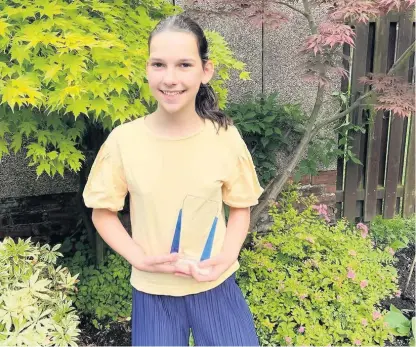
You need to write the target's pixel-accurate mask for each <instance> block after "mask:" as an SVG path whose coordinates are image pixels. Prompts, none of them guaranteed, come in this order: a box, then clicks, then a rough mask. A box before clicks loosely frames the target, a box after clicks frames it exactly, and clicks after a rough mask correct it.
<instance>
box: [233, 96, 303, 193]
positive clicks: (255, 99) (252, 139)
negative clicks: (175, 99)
mask: <svg viewBox="0 0 416 347" xmlns="http://www.w3.org/2000/svg"><path fill="white" fill-rule="evenodd" d="M225 112H226V114H227V115H228V116H230V117H231V118H232V119H233V122H234V124H235V126H236V127H237V128H238V130H239V131H240V132H241V134H242V137H243V139H244V141H245V143H246V145H247V147H248V149H249V151H250V153H251V155H252V156H253V162H254V165H255V166H256V171H257V173H258V176H259V181H260V183H261V184H262V185H263V186H265V185H267V182H268V181H269V180H270V179H272V178H273V177H274V176H275V175H276V169H277V167H276V153H277V152H283V153H286V154H289V151H290V150H291V149H292V148H293V143H296V142H298V141H299V140H300V138H301V134H302V133H303V131H304V126H303V124H304V122H305V114H304V112H303V111H302V110H301V107H300V105H298V104H283V103H280V102H279V101H278V97H277V94H276V93H272V94H269V95H266V94H258V95H257V96H252V95H247V96H246V98H245V100H244V101H243V102H240V103H230V104H229V105H228V106H227V108H226V110H225Z"/></svg>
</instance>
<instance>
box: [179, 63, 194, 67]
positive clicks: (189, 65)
mask: <svg viewBox="0 0 416 347" xmlns="http://www.w3.org/2000/svg"><path fill="white" fill-rule="evenodd" d="M191 66H192V64H189V63H182V64H181V67H191Z"/></svg>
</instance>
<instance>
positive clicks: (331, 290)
mask: <svg viewBox="0 0 416 347" xmlns="http://www.w3.org/2000/svg"><path fill="white" fill-rule="evenodd" d="M282 200H283V201H280V202H279V205H278V206H277V205H273V206H272V207H271V209H270V214H271V216H272V217H273V220H274V224H273V226H272V228H271V230H270V232H268V233H267V234H263V235H260V234H254V235H253V243H252V247H251V249H244V250H243V251H242V253H241V259H240V261H241V265H242V266H241V270H240V271H239V272H238V281H239V284H240V287H241V289H242V291H243V293H244V295H245V297H246V299H247V301H248V303H249V305H250V308H251V311H252V313H253V315H254V318H255V323H256V329H257V332H258V335H259V338H260V342H261V344H263V345H301V346H305V345H315V346H327V345H343V344H347V345H352V344H354V345H374V344H380V345H382V344H383V343H384V341H385V340H386V339H388V338H392V336H391V335H390V333H389V330H388V328H387V326H386V324H385V322H384V312H383V311H382V310H381V309H380V308H379V307H378V304H379V303H380V301H381V300H382V299H384V298H386V297H388V296H392V295H394V293H395V292H397V272H396V270H395V268H394V267H393V266H392V264H393V262H394V258H393V256H392V255H391V254H390V253H389V252H387V251H385V250H380V249H374V248H373V246H372V243H371V240H370V238H369V237H367V231H366V229H365V228H363V227H362V226H358V227H351V226H350V225H348V223H347V222H346V221H345V220H340V221H338V222H337V223H336V224H335V225H334V226H330V225H329V224H328V223H327V222H326V218H325V213H322V212H324V211H325V208H323V207H321V208H320V209H317V208H316V206H314V201H313V198H299V196H298V194H297V192H296V191H292V192H286V193H284V194H283V199H282ZM299 204H301V206H302V207H303V208H301V209H298V208H295V207H294V205H297V206H298V205H299ZM299 210H302V212H299Z"/></svg>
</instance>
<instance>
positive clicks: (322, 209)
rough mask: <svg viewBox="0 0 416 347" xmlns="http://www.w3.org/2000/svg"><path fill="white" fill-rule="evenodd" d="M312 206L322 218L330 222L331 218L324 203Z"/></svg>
mask: <svg viewBox="0 0 416 347" xmlns="http://www.w3.org/2000/svg"><path fill="white" fill-rule="evenodd" d="M312 208H313V209H314V210H315V211H316V212H318V214H319V215H320V216H322V217H324V219H325V220H326V221H327V222H330V221H331V219H330V218H329V217H328V206H327V205H325V204H320V205H313V206H312Z"/></svg>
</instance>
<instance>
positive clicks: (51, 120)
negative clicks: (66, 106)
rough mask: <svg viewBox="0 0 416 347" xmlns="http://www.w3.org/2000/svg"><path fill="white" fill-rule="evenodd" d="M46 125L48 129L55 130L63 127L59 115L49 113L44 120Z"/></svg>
mask: <svg viewBox="0 0 416 347" xmlns="http://www.w3.org/2000/svg"><path fill="white" fill-rule="evenodd" d="M46 125H47V126H48V128H53V129H55V130H56V129H60V128H62V127H63V124H62V120H61V119H60V118H59V115H57V114H55V113H51V114H49V115H48V117H47V118H46Z"/></svg>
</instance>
